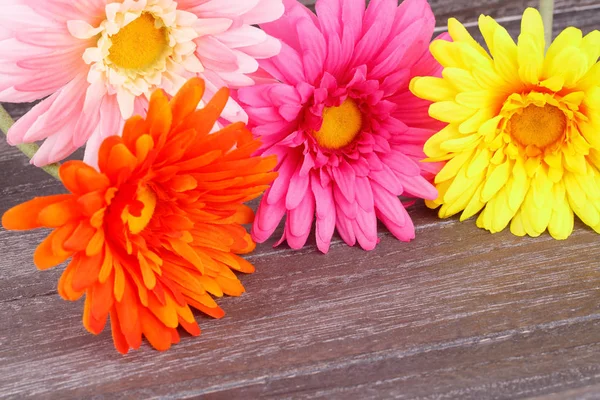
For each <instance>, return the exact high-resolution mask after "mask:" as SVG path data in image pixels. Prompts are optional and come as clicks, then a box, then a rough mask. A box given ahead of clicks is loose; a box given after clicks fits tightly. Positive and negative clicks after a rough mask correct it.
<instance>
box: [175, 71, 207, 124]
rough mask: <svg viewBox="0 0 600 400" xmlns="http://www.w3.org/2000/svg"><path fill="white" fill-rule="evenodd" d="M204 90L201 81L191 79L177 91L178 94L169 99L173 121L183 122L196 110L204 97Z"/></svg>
mask: <svg viewBox="0 0 600 400" xmlns="http://www.w3.org/2000/svg"><path fill="white" fill-rule="evenodd" d="M204 88H205V85H204V81H203V80H202V79H200V78H192V79H190V80H188V81H187V82H186V83H185V84H184V85H183V86H182V87H181V89H179V92H177V94H176V95H175V97H173V98H172V99H171V110H173V120H174V121H183V119H184V118H185V117H187V116H188V115H189V114H191V113H192V112H194V110H196V108H197V107H198V103H200V100H202V96H203V95H204Z"/></svg>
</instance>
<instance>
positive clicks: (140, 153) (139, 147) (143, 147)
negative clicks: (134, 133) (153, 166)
mask: <svg viewBox="0 0 600 400" xmlns="http://www.w3.org/2000/svg"><path fill="white" fill-rule="evenodd" d="M153 148H154V139H152V136H150V135H142V136H140V137H139V138H138V139H137V141H136V142H135V156H136V157H137V160H138V163H142V162H143V161H144V160H146V157H148V153H150V150H152V149H153Z"/></svg>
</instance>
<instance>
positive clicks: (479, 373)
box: [0, 0, 600, 399]
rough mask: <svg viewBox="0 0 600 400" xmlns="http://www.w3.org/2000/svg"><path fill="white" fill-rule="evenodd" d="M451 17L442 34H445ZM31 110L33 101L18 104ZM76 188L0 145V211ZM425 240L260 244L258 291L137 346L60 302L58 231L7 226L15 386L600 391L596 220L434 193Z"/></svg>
mask: <svg viewBox="0 0 600 400" xmlns="http://www.w3.org/2000/svg"><path fill="white" fill-rule="evenodd" d="M556 3H557V15H556V19H555V28H557V29H558V28H563V27H565V26H567V25H571V24H576V25H578V26H579V27H581V28H582V29H583V30H584V31H586V32H588V31H590V30H592V29H594V28H599V27H600V1H598V0H557V1H556ZM535 4H536V2H535V1H517V0H510V1H507V0H479V1H473V0H432V6H433V8H434V11H435V12H436V15H437V16H438V17H439V20H438V21H439V24H440V25H442V26H443V25H444V24H445V20H446V19H447V18H448V17H449V16H457V17H459V19H460V20H462V21H463V22H467V23H468V25H469V26H473V23H474V21H476V18H477V16H478V13H479V12H480V11H481V10H485V11H486V12H487V13H489V14H490V15H492V16H494V17H498V18H500V19H501V20H503V21H504V23H505V25H506V26H507V27H508V28H509V30H510V31H511V33H512V34H513V35H515V36H516V34H517V31H518V27H519V15H520V13H521V12H522V11H523V9H524V8H525V7H526V6H528V5H535ZM442 30H443V28H440V29H439V31H442ZM7 108H8V109H9V110H10V112H11V113H12V115H13V116H15V117H18V116H19V115H21V114H22V113H23V112H24V111H26V109H27V106H22V105H21V106H15V105H7ZM59 192H61V186H60V185H59V184H58V183H57V182H56V181H54V180H53V179H52V178H50V177H49V176H47V175H45V173H44V172H42V171H40V170H36V169H34V168H33V167H29V166H27V162H26V160H25V159H24V156H22V155H21V154H20V153H18V151H16V150H15V149H13V148H10V147H9V146H7V145H6V144H5V143H4V141H3V140H2V141H1V144H0V198H1V199H2V200H1V202H0V212H4V211H5V210H6V209H8V208H9V207H12V206H14V205H15V204H17V203H20V202H22V201H24V200H27V199H29V198H31V197H32V196H35V195H46V194H53V193H59ZM410 211H411V214H412V216H413V219H414V221H415V225H416V229H417V239H416V240H415V241H413V242H411V243H409V244H404V243H400V242H398V241H396V240H395V239H394V238H393V237H391V236H390V234H389V233H387V232H386V231H385V229H384V228H382V229H381V232H380V238H381V243H380V245H379V246H378V247H377V249H376V250H375V251H372V252H364V251H362V250H360V249H357V248H348V247H347V246H346V245H344V244H343V243H342V242H341V241H340V240H339V238H338V239H336V240H335V241H334V244H333V245H332V248H331V251H330V253H329V254H328V255H322V254H320V253H318V252H317V251H316V248H315V246H314V240H313V239H311V240H310V243H311V245H310V246H307V247H306V248H305V249H303V250H301V251H291V250H289V249H288V248H286V247H280V248H277V249H273V248H272V247H271V246H272V242H271V243H266V244H264V245H260V246H259V247H258V249H257V251H256V253H254V254H253V255H251V256H249V257H248V258H249V259H250V260H251V261H252V262H253V263H254V264H255V265H256V267H257V272H256V273H255V274H254V275H249V276H244V277H243V278H242V279H243V282H244V284H245V286H246V288H247V290H248V293H246V294H245V295H243V296H242V297H241V298H224V299H221V300H220V301H219V303H220V304H221V305H222V306H223V308H224V309H225V310H226V311H227V313H228V315H227V316H226V317H225V318H224V319H222V320H211V319H208V318H205V317H203V316H200V315H199V316H198V320H199V323H200V325H201V327H202V329H203V334H202V336H200V337H199V338H190V337H183V338H182V341H181V343H180V344H179V345H176V346H174V347H173V348H172V349H171V350H170V351H168V352H166V353H159V352H157V351H154V350H152V349H151V348H150V347H149V346H148V345H146V344H144V345H143V346H142V348H141V349H140V350H139V351H134V352H132V353H130V354H129V355H127V356H125V357H123V356H121V355H119V354H118V353H117V352H116V351H115V350H114V349H113V345H112V340H111V336H110V332H109V331H108V330H106V331H105V332H103V333H102V334H101V335H99V336H98V337H93V336H92V335H90V334H88V333H87V332H85V331H84V328H83V327H82V325H81V309H82V304H81V303H68V302H65V301H63V300H61V299H60V297H59V296H58V294H57V292H56V283H57V280H58V278H59V275H60V273H61V270H60V268H59V269H55V270H52V271H48V272H38V271H36V269H35V267H34V266H33V264H32V253H33V250H34V246H35V245H36V244H37V243H38V242H39V241H40V240H41V239H42V238H43V237H44V235H45V233H44V232H28V233H22V234H19V233H15V232H6V231H3V230H2V231H0V245H1V248H2V257H0V321H2V322H1V323H0V396H2V397H6V398H19V399H20V398H24V397H35V398H59V399H65V398H112V397H125V398H192V397H202V398H207V399H213V398H215V399H220V398H226V399H230V398H242V399H251V398H257V397H272V398H325V399H332V398H349V399H376V398H393V397H394V398H418V399H446V398H457V399H513V398H538V397H539V398H548V399H566V398H581V399H596V398H600V307H599V304H600V292H599V287H600V272H599V265H598V254H599V251H600V245H599V243H600V241H599V239H600V238H599V237H598V235H597V234H595V233H593V232H592V231H591V230H590V229H587V228H586V227H584V226H582V224H581V223H579V222H578V223H576V229H575V232H574V233H573V235H572V236H571V238H569V239H568V240H566V241H563V242H558V241H554V240H553V239H551V238H550V237H549V236H548V235H542V236H541V237H539V238H537V239H531V238H516V237H514V236H512V235H511V234H510V233H507V232H505V233H500V234H497V235H490V234H488V233H487V232H485V231H482V230H479V229H477V228H476V227H475V224H474V221H473V220H470V221H468V222H465V223H458V222H457V220H455V219H451V220H445V221H440V220H438V219H436V216H435V213H434V212H432V211H430V210H427V209H425V208H424V207H423V206H422V205H420V204H419V205H417V206H414V207H413V208H412V209H411V210H410Z"/></svg>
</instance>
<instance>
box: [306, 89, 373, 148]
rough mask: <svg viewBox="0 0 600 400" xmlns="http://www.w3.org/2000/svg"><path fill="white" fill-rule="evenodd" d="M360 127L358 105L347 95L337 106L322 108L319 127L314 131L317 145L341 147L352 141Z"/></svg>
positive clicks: (360, 118) (360, 115) (360, 116)
mask: <svg viewBox="0 0 600 400" xmlns="http://www.w3.org/2000/svg"><path fill="white" fill-rule="evenodd" d="M361 128H362V114H361V112H360V109H359V108H358V105H357V104H356V103H355V102H354V100H352V99H351V98H350V97H348V98H347V99H346V100H345V101H344V102H343V103H342V104H341V105H340V106H339V107H327V108H325V110H323V124H322V125H321V129H319V130H318V131H316V132H314V137H315V139H316V140H317V143H318V144H319V146H321V147H324V148H326V149H341V148H342V147H345V146H347V145H349V144H350V143H352V141H353V140H354V139H355V138H356V136H357V135H358V133H359V132H360V130H361Z"/></svg>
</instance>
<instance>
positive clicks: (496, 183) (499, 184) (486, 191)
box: [481, 161, 512, 202]
mask: <svg viewBox="0 0 600 400" xmlns="http://www.w3.org/2000/svg"><path fill="white" fill-rule="evenodd" d="M511 170H512V165H511V162H510V161H506V162H505V163H504V164H501V165H499V166H497V167H496V168H494V170H493V171H492V173H491V174H490V176H488V178H487V179H486V182H485V186H484V187H483V192H482V193H481V200H482V201H484V202H487V201H489V200H490V199H491V198H492V197H493V196H494V195H495V194H496V193H498V191H499V190H500V189H501V188H503V187H504V185H506V182H507V181H508V178H509V176H510V173H511Z"/></svg>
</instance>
